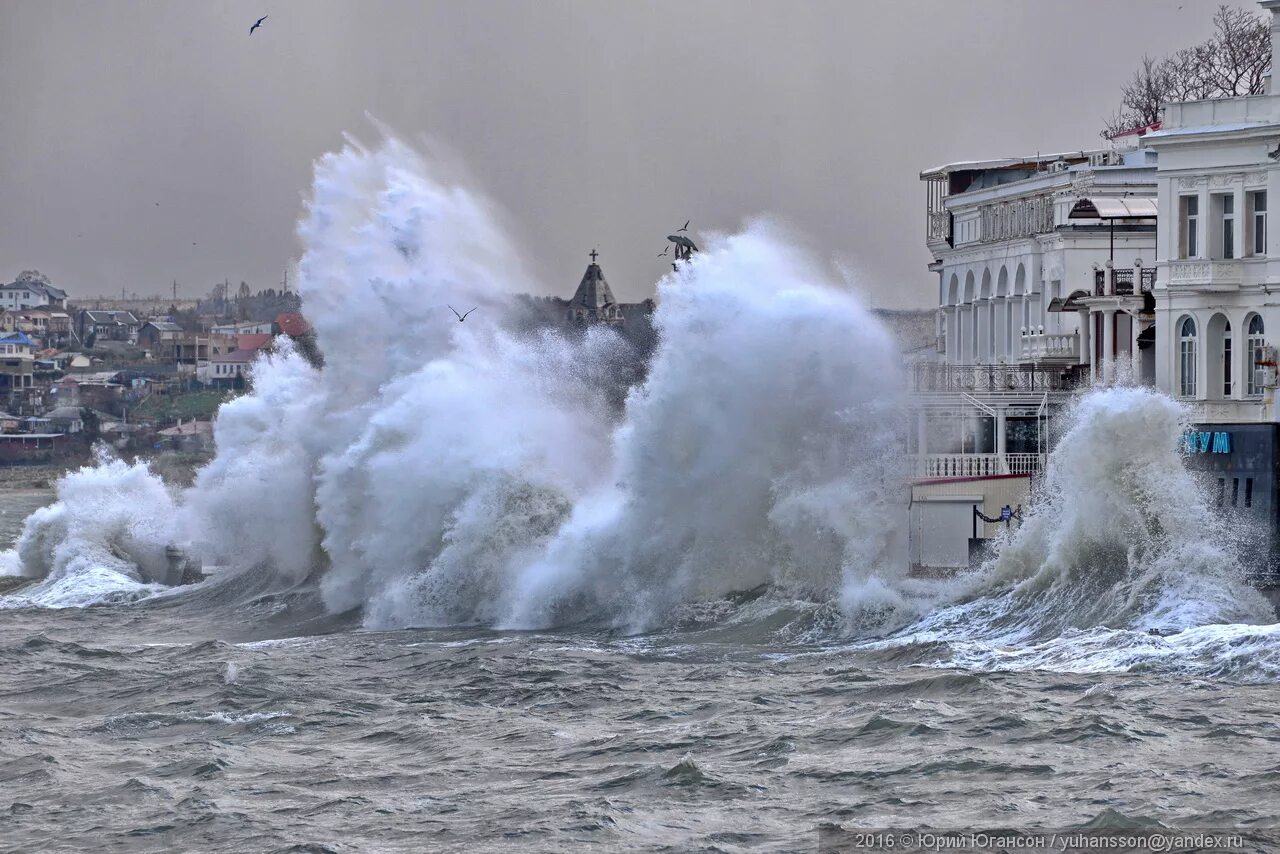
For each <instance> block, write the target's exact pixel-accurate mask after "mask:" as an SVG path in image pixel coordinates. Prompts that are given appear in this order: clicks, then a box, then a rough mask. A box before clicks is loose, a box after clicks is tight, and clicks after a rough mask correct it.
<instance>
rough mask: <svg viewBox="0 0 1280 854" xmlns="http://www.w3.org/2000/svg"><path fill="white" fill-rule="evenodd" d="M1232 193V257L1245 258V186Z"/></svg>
mask: <svg viewBox="0 0 1280 854" xmlns="http://www.w3.org/2000/svg"><path fill="white" fill-rule="evenodd" d="M1232 195H1234V196H1235V206H1236V227H1235V230H1234V231H1233V232H1232V234H1231V239H1232V242H1233V243H1234V244H1235V245H1234V246H1233V247H1232V250H1233V253H1234V254H1233V255H1232V256H1231V257H1233V258H1243V257H1244V247H1245V240H1244V228H1245V209H1244V188H1243V187H1238V188H1237V189H1236V191H1235V193H1233V194H1232ZM1232 343H1233V344H1234V343H1235V342H1234V341H1233V342H1232Z"/></svg>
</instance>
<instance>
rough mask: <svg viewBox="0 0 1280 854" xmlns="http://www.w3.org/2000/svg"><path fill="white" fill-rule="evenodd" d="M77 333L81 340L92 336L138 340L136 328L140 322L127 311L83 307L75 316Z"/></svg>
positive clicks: (99, 339)
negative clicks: (76, 316)
mask: <svg viewBox="0 0 1280 854" xmlns="http://www.w3.org/2000/svg"><path fill="white" fill-rule="evenodd" d="M77 327H78V330H79V331H78V334H79V336H80V340H81V341H87V340H88V339H89V336H90V335H92V336H94V339H95V340H97V341H128V342H130V343H132V342H136V341H137V340H138V330H139V329H141V328H142V324H141V323H140V322H139V321H138V318H136V317H134V315H133V313H132V312H129V311H98V310H94V309H84V310H83V311H81V312H80V314H79V316H78V318H77Z"/></svg>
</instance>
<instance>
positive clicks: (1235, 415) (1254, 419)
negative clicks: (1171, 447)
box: [1187, 397, 1272, 424]
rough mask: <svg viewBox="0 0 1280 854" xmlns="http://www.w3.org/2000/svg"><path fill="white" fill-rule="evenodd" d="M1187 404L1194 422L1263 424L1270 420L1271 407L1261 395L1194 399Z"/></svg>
mask: <svg viewBox="0 0 1280 854" xmlns="http://www.w3.org/2000/svg"><path fill="white" fill-rule="evenodd" d="M1187 405H1188V408H1189V409H1190V410H1191V421H1192V422H1193V423H1196V424H1265V423H1267V422H1269V421H1271V420H1272V416H1271V410H1272V407H1271V405H1270V404H1269V402H1268V401H1266V399H1265V398H1261V397H1256V398H1248V399H1246V400H1195V401H1190V402H1188V404H1187Z"/></svg>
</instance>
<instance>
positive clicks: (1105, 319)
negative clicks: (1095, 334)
mask: <svg viewBox="0 0 1280 854" xmlns="http://www.w3.org/2000/svg"><path fill="white" fill-rule="evenodd" d="M1115 320H1116V312H1115V309H1113V308H1104V309H1103V310H1102V382H1103V383H1109V382H1111V380H1112V379H1113V378H1114V377H1113V374H1114V373H1115V370H1114V368H1115V355H1114V354H1115V349H1116V324H1115Z"/></svg>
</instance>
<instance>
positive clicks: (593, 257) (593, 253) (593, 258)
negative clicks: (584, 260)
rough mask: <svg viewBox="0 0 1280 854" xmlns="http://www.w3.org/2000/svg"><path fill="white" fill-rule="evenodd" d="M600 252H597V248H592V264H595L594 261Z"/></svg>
mask: <svg viewBox="0 0 1280 854" xmlns="http://www.w3.org/2000/svg"><path fill="white" fill-rule="evenodd" d="M599 254H600V253H599V252H597V251H596V250H594V249H592V250H591V263H592V264H594V263H595V262H596V256H597V255H599Z"/></svg>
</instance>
